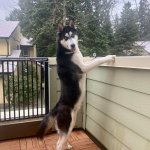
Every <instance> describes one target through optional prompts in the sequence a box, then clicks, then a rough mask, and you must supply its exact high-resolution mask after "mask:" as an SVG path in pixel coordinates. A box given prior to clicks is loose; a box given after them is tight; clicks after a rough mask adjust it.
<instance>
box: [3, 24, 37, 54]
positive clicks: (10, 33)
mask: <svg viewBox="0 0 150 150" xmlns="http://www.w3.org/2000/svg"><path fill="white" fill-rule="evenodd" d="M13 50H21V51H22V56H25V57H36V47H35V45H33V43H32V41H31V39H29V40H28V39H26V38H25V37H23V36H22V34H21V32H20V26H19V22H18V21H0V56H1V57H2V56H11V55H12V53H13Z"/></svg>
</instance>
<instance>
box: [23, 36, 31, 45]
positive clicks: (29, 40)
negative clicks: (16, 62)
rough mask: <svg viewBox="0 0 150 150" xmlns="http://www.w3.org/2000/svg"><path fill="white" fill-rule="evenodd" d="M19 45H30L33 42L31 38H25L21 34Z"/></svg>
mask: <svg viewBox="0 0 150 150" xmlns="http://www.w3.org/2000/svg"><path fill="white" fill-rule="evenodd" d="M20 45H24V46H32V45H33V43H32V38H30V39H27V38H25V37H24V36H21V43H20Z"/></svg>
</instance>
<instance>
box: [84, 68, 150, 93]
mask: <svg viewBox="0 0 150 150" xmlns="http://www.w3.org/2000/svg"><path fill="white" fill-rule="evenodd" d="M87 78H90V79H93V80H97V81H102V82H105V83H109V84H113V85H116V86H120V87H125V88H128V89H132V90H135V91H140V92H143V93H147V94H150V84H149V83H150V70H143V69H125V68H110V67H97V68H95V69H93V70H92V71H90V72H89V73H88V74H87Z"/></svg>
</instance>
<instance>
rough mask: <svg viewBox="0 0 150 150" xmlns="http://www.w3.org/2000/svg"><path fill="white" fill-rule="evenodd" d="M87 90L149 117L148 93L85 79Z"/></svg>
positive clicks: (149, 96)
mask: <svg viewBox="0 0 150 150" xmlns="http://www.w3.org/2000/svg"><path fill="white" fill-rule="evenodd" d="M87 91H90V92H91V93H94V94H96V95H99V96H101V97H104V98H106V99H109V100H111V101H113V102H115V103H117V104H119V105H122V106H124V107H127V108H129V109H132V110H134V111H136V112H138V113H140V114H142V115H145V116H147V117H150V95H147V94H144V93H139V92H135V91H132V90H128V89H124V88H121V87H116V86H112V85H109V84H105V83H102V82H98V81H93V80H90V79H88V80H87Z"/></svg>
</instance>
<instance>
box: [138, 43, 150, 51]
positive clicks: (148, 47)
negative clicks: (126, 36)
mask: <svg viewBox="0 0 150 150" xmlns="http://www.w3.org/2000/svg"><path fill="white" fill-rule="evenodd" d="M136 44H137V45H138V46H142V47H143V49H144V50H145V51H147V52H148V53H150V41H137V42H136Z"/></svg>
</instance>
